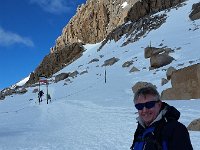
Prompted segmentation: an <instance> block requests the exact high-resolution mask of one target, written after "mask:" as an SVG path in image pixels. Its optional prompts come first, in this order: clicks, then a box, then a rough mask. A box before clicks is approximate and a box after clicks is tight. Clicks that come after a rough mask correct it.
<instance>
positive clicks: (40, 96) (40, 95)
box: [38, 90, 44, 103]
mask: <svg viewBox="0 0 200 150" xmlns="http://www.w3.org/2000/svg"><path fill="white" fill-rule="evenodd" d="M43 95H44V92H43V91H42V90H41V91H39V93H38V98H39V103H40V102H42V96H43Z"/></svg>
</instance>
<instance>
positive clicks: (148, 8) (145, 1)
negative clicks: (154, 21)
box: [125, 0, 184, 22]
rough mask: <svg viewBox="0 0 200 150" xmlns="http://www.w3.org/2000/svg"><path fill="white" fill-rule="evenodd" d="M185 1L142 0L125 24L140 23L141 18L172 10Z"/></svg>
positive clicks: (131, 10) (132, 9) (133, 8)
mask: <svg viewBox="0 0 200 150" xmlns="http://www.w3.org/2000/svg"><path fill="white" fill-rule="evenodd" d="M183 1H184V0H140V1H138V2H137V3H135V5H134V6H133V7H132V8H131V9H130V11H129V12H128V15H127V17H126V18H125V22H128V21H133V22H135V21H138V20H139V19H140V18H142V17H144V16H146V15H149V14H153V13H156V12H158V11H162V10H165V9H168V8H171V7H173V6H175V5H177V4H180V3H181V2H183Z"/></svg>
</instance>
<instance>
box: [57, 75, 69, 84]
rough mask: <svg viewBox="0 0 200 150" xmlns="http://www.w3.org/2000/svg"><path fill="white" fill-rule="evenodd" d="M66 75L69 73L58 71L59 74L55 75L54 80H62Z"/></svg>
mask: <svg viewBox="0 0 200 150" xmlns="http://www.w3.org/2000/svg"><path fill="white" fill-rule="evenodd" d="M68 77H69V73H60V74H58V75H56V76H55V82H56V83H57V82H59V81H61V80H64V79H66V78H68Z"/></svg>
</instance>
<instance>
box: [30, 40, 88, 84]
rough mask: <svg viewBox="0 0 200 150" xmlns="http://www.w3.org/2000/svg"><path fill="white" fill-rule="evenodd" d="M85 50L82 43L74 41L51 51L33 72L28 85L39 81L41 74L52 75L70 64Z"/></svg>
mask: <svg viewBox="0 0 200 150" xmlns="http://www.w3.org/2000/svg"><path fill="white" fill-rule="evenodd" d="M83 51H84V48H83V46H82V44H80V43H73V44H72V45H70V46H66V47H65V48H63V49H62V50H61V51H57V52H54V53H50V54H49V55H47V56H46V57H45V58H44V59H43V61H42V63H41V64H40V65H39V66H38V67H37V68H36V70H35V71H34V73H31V75H30V78H29V81H28V82H27V83H26V85H31V84H33V83H36V82H38V80H39V76H41V75H44V76H46V77H50V76H52V75H53V74H54V73H56V72H57V71H59V70H61V69H62V68H63V67H65V66H67V65H69V64H70V63H72V62H73V61H74V60H76V59H77V58H79V57H80V56H81V55H82V53H83Z"/></svg>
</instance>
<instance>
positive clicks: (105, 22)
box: [51, 0, 138, 52]
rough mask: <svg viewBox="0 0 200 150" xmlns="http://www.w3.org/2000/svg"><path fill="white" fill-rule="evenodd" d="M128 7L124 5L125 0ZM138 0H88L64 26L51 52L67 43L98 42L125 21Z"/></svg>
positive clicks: (60, 48)
mask: <svg viewBox="0 0 200 150" xmlns="http://www.w3.org/2000/svg"><path fill="white" fill-rule="evenodd" d="M125 1H126V2H127V3H128V5H127V6H126V7H122V4H123V3H124V2H125ZM136 1H138V0H116V1H115V2H113V0H87V2H86V4H83V5H81V6H80V7H79V8H78V9H77V12H76V15H75V16H74V17H73V18H72V19H71V20H70V21H69V23H68V24H67V26H66V27H64V29H63V31H62V34H61V36H59V37H58V38H57V40H56V45H55V46H54V47H53V48H51V52H55V51H59V50H62V49H63V48H64V47H65V46H66V45H70V44H72V43H76V42H82V43H98V42H100V41H102V40H103V39H104V38H105V37H106V36H107V35H108V33H109V32H111V31H112V30H113V29H115V28H116V27H117V26H119V25H122V24H123V23H124V18H125V17H126V16H127V14H128V11H129V10H130V8H131V7H132V5H133V4H135V2H136Z"/></svg>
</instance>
